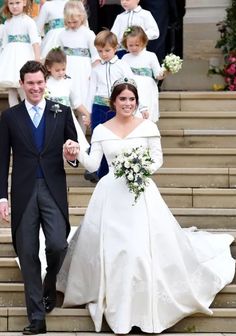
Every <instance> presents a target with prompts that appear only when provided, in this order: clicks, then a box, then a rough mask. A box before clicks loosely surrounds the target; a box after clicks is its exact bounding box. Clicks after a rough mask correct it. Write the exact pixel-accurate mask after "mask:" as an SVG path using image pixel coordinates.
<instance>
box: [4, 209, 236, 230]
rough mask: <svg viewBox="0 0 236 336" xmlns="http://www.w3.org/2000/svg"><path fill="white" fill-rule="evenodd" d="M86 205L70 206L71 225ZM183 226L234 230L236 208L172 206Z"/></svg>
mask: <svg viewBox="0 0 236 336" xmlns="http://www.w3.org/2000/svg"><path fill="white" fill-rule="evenodd" d="M85 211H86V207H70V208H69V220H70V223H71V225H73V226H78V225H79V224H80V222H81V220H82V218H83V217H84V214H85ZM170 211H171V212H172V214H173V215H174V216H175V218H176V219H177V221H178V222H179V224H180V225H181V226H182V227H190V226H197V227H198V228H199V229H215V230H217V229H223V228H225V229H229V230H234V228H235V223H236V209H224V208H219V209H217V208H205V207H203V208H170ZM9 226H10V223H9V222H8V223H6V222H3V221H2V220H0V228H6V227H9Z"/></svg>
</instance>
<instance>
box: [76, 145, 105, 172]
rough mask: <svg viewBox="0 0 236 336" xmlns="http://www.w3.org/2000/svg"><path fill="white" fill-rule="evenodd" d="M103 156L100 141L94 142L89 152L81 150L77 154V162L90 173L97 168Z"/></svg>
mask: <svg viewBox="0 0 236 336" xmlns="http://www.w3.org/2000/svg"><path fill="white" fill-rule="evenodd" d="M102 156H103V150H102V145H101V142H94V143H93V144H92V146H91V150H90V153H89V154H88V153H87V152H85V151H83V150H81V151H80V153H79V155H78V160H79V162H80V163H81V164H82V165H83V166H84V167H85V169H87V170H88V171H89V172H90V173H93V172H95V171H97V170H98V168H99V166H100V163H101V160H102Z"/></svg>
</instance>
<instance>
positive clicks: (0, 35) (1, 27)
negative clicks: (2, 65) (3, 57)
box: [0, 24, 4, 53]
mask: <svg viewBox="0 0 236 336" xmlns="http://www.w3.org/2000/svg"><path fill="white" fill-rule="evenodd" d="M3 30H4V24H0V53H1V52H2V42H3Z"/></svg>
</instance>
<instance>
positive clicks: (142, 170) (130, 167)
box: [112, 146, 154, 203]
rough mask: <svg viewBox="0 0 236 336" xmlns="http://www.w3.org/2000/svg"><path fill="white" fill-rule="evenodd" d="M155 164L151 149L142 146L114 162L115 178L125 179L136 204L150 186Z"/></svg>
mask: <svg viewBox="0 0 236 336" xmlns="http://www.w3.org/2000/svg"><path fill="white" fill-rule="evenodd" d="M153 162H154V161H153V160H152V158H151V156H150V152H149V149H146V148H143V147H142V146H140V147H136V148H132V149H130V150H128V151H126V152H122V153H121V154H119V155H117V156H116V157H115V159H114V160H113V161H112V166H113V167H114V175H115V177H116V178H118V177H122V176H123V177H124V178H125V182H126V184H127V186H128V188H129V191H130V192H131V193H133V194H134V202H135V203H136V202H137V200H138V198H139V196H140V194H141V193H142V192H143V191H144V190H145V188H146V186H147V185H148V184H149V179H148V177H149V176H150V175H151V164H152V163H153Z"/></svg>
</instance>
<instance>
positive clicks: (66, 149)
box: [63, 139, 79, 161]
mask: <svg viewBox="0 0 236 336" xmlns="http://www.w3.org/2000/svg"><path fill="white" fill-rule="evenodd" d="M78 154H79V144H78V142H75V141H73V140H70V139H68V140H67V141H66V142H65V143H64V145H63V155H64V157H65V159H66V160H67V161H74V160H76V159H77V156H78Z"/></svg>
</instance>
